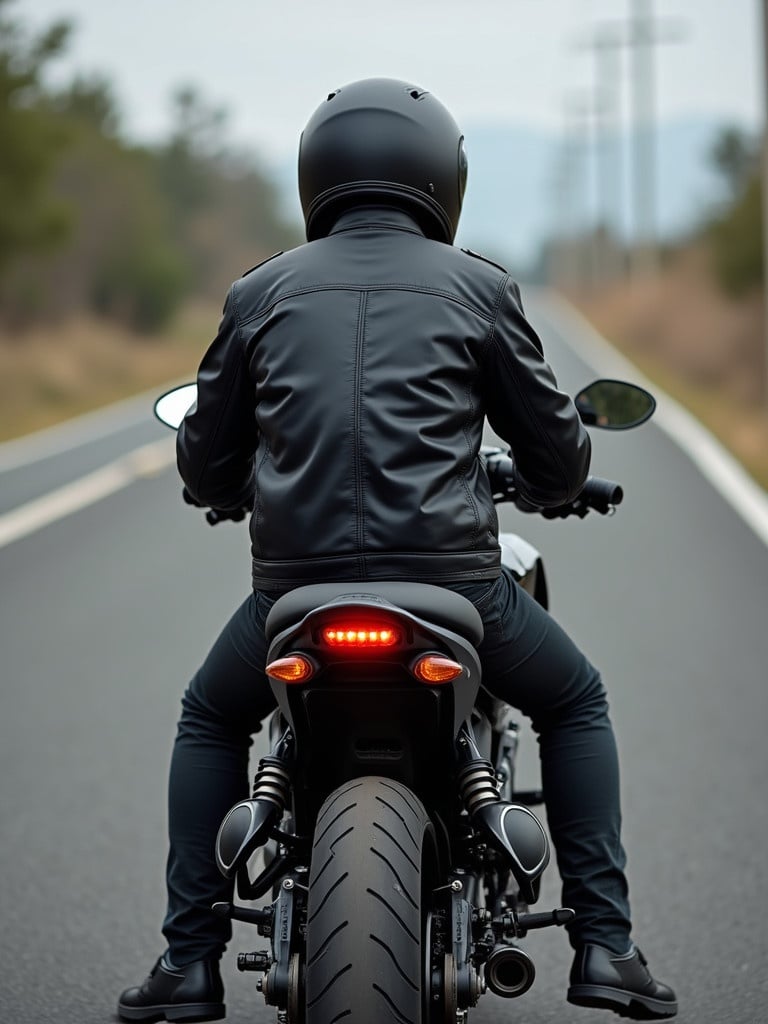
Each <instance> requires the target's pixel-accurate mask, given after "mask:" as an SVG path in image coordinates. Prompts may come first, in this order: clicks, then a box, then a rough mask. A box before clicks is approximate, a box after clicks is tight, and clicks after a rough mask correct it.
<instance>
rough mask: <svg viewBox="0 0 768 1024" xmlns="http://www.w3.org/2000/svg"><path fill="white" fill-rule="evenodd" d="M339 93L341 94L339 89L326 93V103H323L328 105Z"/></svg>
mask: <svg viewBox="0 0 768 1024" xmlns="http://www.w3.org/2000/svg"><path fill="white" fill-rule="evenodd" d="M340 92H341V90H340V89H337V90H336V91H335V92H329V93H328V98H327V99H326V101H325V102H326V103H330V102H331V100H332V99H333V98H334V96H338V95H339V93H340Z"/></svg>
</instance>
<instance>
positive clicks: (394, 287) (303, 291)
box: [241, 281, 493, 327]
mask: <svg viewBox="0 0 768 1024" xmlns="http://www.w3.org/2000/svg"><path fill="white" fill-rule="evenodd" d="M360 290H361V289H360V282H359V281H358V282H352V281H348V282H341V281H334V283H333V284H317V285H308V286H307V287H305V288H293V289H291V291H288V292H283V293H282V294H281V295H279V296H278V297H277V298H276V299H275V300H274V302H271V303H270V304H269V305H268V306H264V307H263V308H261V309H259V310H257V311H256V312H255V313H253V314H251V316H249V317H247V318H246V319H245V320H243V321H241V323H242V326H243V327H247V326H248V325H249V324H251V323H253V321H254V320H259V319H261V317H264V316H268V315H269V313H271V312H272V310H273V309H274V308H275V306H277V305H278V304H279V303H281V302H283V301H285V300H286V299H292V298H294V297H296V296H297V295H308V294H311V293H312V292H337V291H355V292H359V291H360ZM365 291H366V292H367V293H369V292H375V291H393V292H394V291H405V292H414V293H416V294H418V295H437V296H439V297H440V298H442V299H448V300H450V301H451V302H455V303H456V305H458V306H463V307H464V309H468V310H469V311H470V312H471V313H474V314H475V315H476V316H479V317H480V319H481V320H486V321H488V322H489V323H493V317H492V316H489V315H488V313H486V312H485V311H484V310H482V309H478V308H477V306H473V305H472V303H470V302H466V301H465V300H464V299H462V298H460V297H459V296H458V295H454V294H453V292H448V291H444V290H443V289H441V288H425V287H424V286H423V285H409V284H403V283H400V282H389V283H387V284H383V283H382V284H366V285H365Z"/></svg>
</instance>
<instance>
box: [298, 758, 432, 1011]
mask: <svg viewBox="0 0 768 1024" xmlns="http://www.w3.org/2000/svg"><path fill="white" fill-rule="evenodd" d="M433 835H434V833H433V829H432V824H431V822H430V820H429V817H428V815H427V812H426V811H425V810H424V807H423V806H422V804H421V803H420V801H419V800H418V799H417V798H416V797H415V796H414V795H413V793H411V791H410V790H409V789H407V788H406V787H405V786H403V785H400V784H399V783H397V782H392V781H390V780H389V779H383V778H377V777H367V778H361V779H355V780H354V781H353V782H349V783H346V784H345V785H343V786H341V787H339V789H337V790H336V791H335V792H334V793H332V794H331V796H330V797H329V798H328V799H327V800H326V801H325V803H324V804H323V806H322V808H321V809H320V814H319V815H318V819H317V824H316V826H315V840H314V847H313V851H312V868H311V872H310V880H309V898H308V908H307V966H306V975H305V986H306V987H305V992H306V1017H305V1022H306V1024H336V1022H338V1021H345V1024H346V1020H347V1019H348V1020H349V1024H356V1022H358V1021H359V1022H361V1024H362V1022H365V1021H377V1022H382V1024H385V1022H392V1024H394V1022H397V1024H426V1021H427V1016H426V1013H425V1009H424V1004H425V995H424V976H425V973H426V967H425V963H426V959H427V958H426V957H425V951H424V944H425V922H426V916H427V911H428V905H427V903H428V894H429V891H430V890H429V887H430V885H431V884H433V881H432V878H433V865H434V838H433Z"/></svg>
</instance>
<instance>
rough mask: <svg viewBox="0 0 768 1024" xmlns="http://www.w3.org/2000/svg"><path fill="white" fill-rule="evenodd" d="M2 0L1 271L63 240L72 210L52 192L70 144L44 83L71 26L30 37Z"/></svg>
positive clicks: (62, 25)
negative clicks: (17, 259)
mask: <svg viewBox="0 0 768 1024" xmlns="http://www.w3.org/2000/svg"><path fill="white" fill-rule="evenodd" d="M11 2H12V0H0V273H2V272H3V271H4V270H5V269H6V268H7V266H8V264H9V263H10V261H11V260H12V259H13V258H14V257H15V256H17V255H18V254H20V253H24V252H26V251H29V250H34V249H38V248H44V247H47V246H49V245H50V244H51V243H53V242H55V241H58V240H60V239H62V238H63V237H64V236H65V234H66V231H67V228H68V227H69V223H70V221H69V217H68V214H67V209H66V206H65V205H64V204H63V203H61V202H60V201H57V200H56V199H54V198H53V197H52V196H51V194H50V190H49V182H50V177H51V173H52V171H53V168H54V164H55V161H56V159H57V157H58V156H59V154H60V153H61V150H62V148H63V147H64V145H65V144H66V142H67V134H66V132H65V131H64V130H62V127H61V125H60V124H59V123H58V122H57V119H56V115H55V111H53V110H52V109H51V106H50V104H49V102H48V99H47V97H46V95H45V92H44V89H43V87H42V84H41V74H42V71H43V68H44V67H45V65H46V64H47V63H48V62H49V61H50V60H52V59H53V58H54V57H56V56H57V55H58V54H59V53H60V52H61V51H62V50H63V48H64V45H65V43H66V40H67V37H68V35H69V25H68V24H67V23H66V22H64V21H58V22H56V23H55V24H53V25H51V26H50V27H49V28H48V29H46V30H45V31H44V32H42V33H40V34H39V35H38V36H37V37H35V38H31V39H30V38H27V36H26V35H25V33H24V32H23V30H22V29H21V27H20V26H19V24H18V23H17V22H16V21H13V20H11V19H9V18H8V17H7V15H6V10H7V8H8V6H9V5H10V3H11Z"/></svg>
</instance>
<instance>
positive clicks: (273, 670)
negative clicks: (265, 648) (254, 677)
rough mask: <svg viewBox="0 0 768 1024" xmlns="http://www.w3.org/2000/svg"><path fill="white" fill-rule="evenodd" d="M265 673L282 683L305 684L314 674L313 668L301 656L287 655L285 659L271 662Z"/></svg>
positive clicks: (310, 663) (309, 662)
mask: <svg viewBox="0 0 768 1024" xmlns="http://www.w3.org/2000/svg"><path fill="white" fill-rule="evenodd" d="M265 671H266V673H267V675H268V676H271V677H272V678H273V679H279V680H281V682H283V683H306V682H307V680H308V679H311V678H312V676H313V675H314V674H315V666H314V665H313V664H312V662H311V661H309V659H308V658H304V657H302V655H301V654H289V655H288V657H287V658H278V659H277V661H273V662H271V663H270V664H269V665H267V667H266V670H265Z"/></svg>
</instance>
